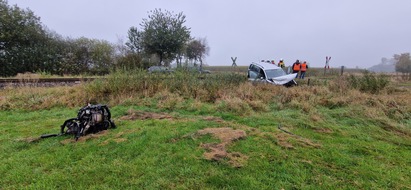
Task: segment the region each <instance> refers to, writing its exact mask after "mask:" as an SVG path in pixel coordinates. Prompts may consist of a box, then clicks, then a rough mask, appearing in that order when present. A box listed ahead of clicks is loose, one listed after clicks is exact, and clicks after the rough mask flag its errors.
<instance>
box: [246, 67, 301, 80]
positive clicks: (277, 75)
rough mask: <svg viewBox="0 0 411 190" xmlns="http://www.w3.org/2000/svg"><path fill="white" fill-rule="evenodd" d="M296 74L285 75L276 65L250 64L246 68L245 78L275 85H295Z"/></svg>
mask: <svg viewBox="0 0 411 190" xmlns="http://www.w3.org/2000/svg"><path fill="white" fill-rule="evenodd" d="M296 76H297V73H294V74H287V73H285V71H284V70H283V69H282V68H281V67H278V66H277V65H274V64H271V63H264V62H261V63H251V64H250V66H249V67H248V72H247V78H248V80H250V81H258V82H267V83H270V84H275V85H284V86H293V85H297V82H295V80H294V79H295V77H296Z"/></svg>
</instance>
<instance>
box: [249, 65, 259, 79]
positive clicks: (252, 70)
mask: <svg viewBox="0 0 411 190" xmlns="http://www.w3.org/2000/svg"><path fill="white" fill-rule="evenodd" d="M259 70H260V69H259V68H258V67H257V66H255V65H250V68H249V71H248V76H249V78H252V79H256V78H257V77H258V73H259Z"/></svg>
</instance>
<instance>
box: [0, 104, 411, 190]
mask: <svg viewBox="0 0 411 190" xmlns="http://www.w3.org/2000/svg"><path fill="white" fill-rule="evenodd" d="M129 109H134V110H141V111H143V112H164V111H165V110H159V109H153V108H148V107H133V106H116V107H113V108H112V109H111V112H112V113H113V117H114V120H115V121H116V124H117V126H118V128H117V129H113V130H109V131H108V132H107V133H105V134H103V135H100V136H98V137H94V138H88V139H87V140H85V141H78V142H72V141H70V140H68V139H70V138H72V137H69V136H60V137H55V138H48V139H42V140H38V141H34V142H30V140H31V139H34V138H37V137H39V136H40V135H41V134H45V133H57V132H58V130H59V126H60V125H61V124H62V123H63V121H64V120H65V119H68V118H71V117H74V116H75V115H76V111H77V110H75V109H52V110H42V111H33V112H28V111H2V112H0V148H1V152H2V153H1V154H0V160H2V164H1V165H0V173H2V177H1V178H0V187H1V189H26V188H27V189H282V188H284V189H408V188H411V161H410V159H409V158H411V139H410V137H409V136H407V135H405V134H402V135H401V134H397V133H395V132H393V131H387V130H384V129H383V127H384V126H383V124H382V123H379V122H375V121H373V120H371V119H369V118H365V117H363V116H361V114H358V115H357V116H355V117H354V116H352V115H353V114H351V113H352V112H354V111H355V110H354V109H353V108H350V107H344V108H337V109H328V108H319V109H318V112H319V114H320V115H321V118H322V120H319V121H313V120H312V119H310V117H309V116H307V115H306V114H304V113H303V112H302V111H301V110H297V109H283V110H276V111H269V112H264V113H251V114H248V115H245V116H238V115H236V114H232V113H229V112H215V111H212V110H207V109H204V110H199V111H195V112H193V111H186V110H174V111H172V112H171V111H170V112H168V113H167V114H169V115H170V116H172V117H173V119H169V120H159V119H147V120H134V121H130V120H123V119H121V116H124V115H126V114H127V110H129ZM207 116H212V117H214V118H222V119H223V120H224V121H223V122H222V121H217V120H215V121H214V120H207V119H204V118H205V117H207ZM347 116H350V117H347ZM410 123H411V121H403V122H401V123H396V124H397V125H398V126H402V127H404V126H405V127H407V128H408V129H409V128H410ZM279 124H281V126H283V127H284V129H286V130H288V131H290V132H292V133H294V134H296V135H298V136H293V135H288V136H287V137H288V140H287V143H289V144H291V146H292V148H286V147H284V146H282V145H281V142H280V141H281V139H279V138H278V136H276V135H286V134H285V133H284V132H283V131H280V130H279V129H278V125H279ZM207 127H213V128H215V127H232V128H238V129H241V128H242V127H243V128H244V127H246V128H248V129H247V130H246V132H247V134H248V136H247V137H246V138H245V139H241V140H238V141H235V142H234V143H232V144H230V145H229V147H228V151H229V152H240V153H241V154H243V155H245V156H247V157H248V159H247V160H246V162H245V163H244V165H243V167H239V168H238V167H233V166H232V165H230V163H229V160H228V159H223V160H220V161H209V160H206V159H204V158H203V153H204V152H205V150H204V149H203V148H201V147H200V145H201V144H204V143H211V142H218V140H217V139H215V138H213V137H212V136H211V135H206V136H201V137H198V136H193V135H191V134H194V133H195V132H196V131H198V130H200V129H204V128H207ZM82 138H85V137H82ZM304 142H309V143H304ZM310 143H312V144H310ZM313 144H315V145H318V146H313Z"/></svg>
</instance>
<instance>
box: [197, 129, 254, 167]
mask: <svg viewBox="0 0 411 190" xmlns="http://www.w3.org/2000/svg"><path fill="white" fill-rule="evenodd" d="M207 134H210V135H212V136H213V137H215V138H217V139H219V140H220V141H221V142H220V143H206V144H201V145H200V146H201V147H202V148H204V149H206V150H207V152H205V153H204V154H203V156H204V158H205V159H207V160H213V161H221V160H223V159H228V160H229V161H228V163H229V164H230V165H231V166H233V167H237V168H238V167H243V166H244V164H245V163H246V161H247V160H248V157H247V156H245V155H243V154H241V153H239V152H227V146H228V145H230V144H231V143H233V142H234V141H236V140H240V139H243V138H245V137H246V136H247V134H246V132H245V131H243V130H235V129H232V128H228V127H223V128H206V129H203V130H199V131H197V133H196V136H203V135H207Z"/></svg>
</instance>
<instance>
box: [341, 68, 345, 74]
mask: <svg viewBox="0 0 411 190" xmlns="http://www.w3.org/2000/svg"><path fill="white" fill-rule="evenodd" d="M343 74H344V66H341V76H342V75H343Z"/></svg>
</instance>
